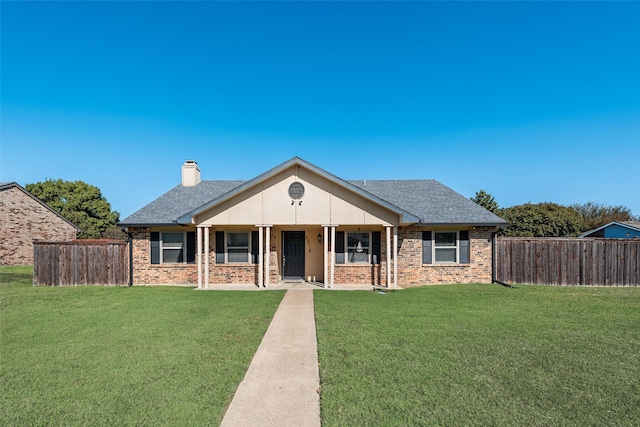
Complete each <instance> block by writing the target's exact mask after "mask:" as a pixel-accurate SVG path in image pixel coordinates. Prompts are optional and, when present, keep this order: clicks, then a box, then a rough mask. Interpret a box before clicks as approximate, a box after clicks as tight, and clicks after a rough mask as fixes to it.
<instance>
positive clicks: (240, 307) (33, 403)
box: [0, 267, 283, 426]
mask: <svg viewBox="0 0 640 427" xmlns="http://www.w3.org/2000/svg"><path fill="white" fill-rule="evenodd" d="M31 283H32V270H31V269H30V268H28V267H27V268H25V267H4V268H0V310H1V311H0V316H1V317H0V320H1V328H0V331H1V336H0V347H1V348H0V352H1V353H0V356H1V361H2V363H1V365H0V380H1V386H0V389H1V391H0V393H1V395H0V425H3V426H8V425H67V426H86V425H110V426H118V425H136V426H144V425H149V426H159V425H165V426H177V425H181V426H182V425H194V426H203V425H218V424H219V423H220V420H221V419H222V416H223V415H224V411H225V410H226V407H227V406H228V404H229V403H230V401H231V398H232V397H233V393H234V392H235V390H236V388H237V386H238V384H239V383H240V381H241V380H242V378H243V376H244V374H245V371H246V369H247V367H248V365H249V363H250V361H251V358H252V357H253V354H254V353H255V350H256V349H257V347H258V345H259V344H260V341H261V339H262V336H263V335H264V332H265V331H266V329H267V327H268V325H269V323H270V321H271V318H272V317H273V314H274V313H275V310H276V308H277V306H278V304H279V302H280V300H281V299H282V296H283V293H282V292H198V291H194V290H192V289H189V288H176V287H154V288H149V287H135V286H134V287H131V288H128V287H68V288H49V287H34V286H32V285H31Z"/></svg>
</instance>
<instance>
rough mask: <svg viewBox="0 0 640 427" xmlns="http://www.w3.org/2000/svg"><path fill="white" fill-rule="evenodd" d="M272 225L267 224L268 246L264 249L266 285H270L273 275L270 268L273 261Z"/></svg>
mask: <svg viewBox="0 0 640 427" xmlns="http://www.w3.org/2000/svg"><path fill="white" fill-rule="evenodd" d="M271 227H272V226H270V225H267V226H265V230H264V231H265V240H266V244H267V247H266V248H265V251H264V259H265V262H264V287H265V288H268V287H269V281H270V279H269V278H270V276H271V269H270V268H269V264H270V262H271Z"/></svg>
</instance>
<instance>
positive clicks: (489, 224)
mask: <svg viewBox="0 0 640 427" xmlns="http://www.w3.org/2000/svg"><path fill="white" fill-rule="evenodd" d="M507 224H508V222H506V221H505V222H467V221H463V222H419V223H417V224H415V226H417V227H454V226H455V227H501V226H505V225H507Z"/></svg>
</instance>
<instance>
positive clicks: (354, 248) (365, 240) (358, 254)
mask: <svg viewBox="0 0 640 427" xmlns="http://www.w3.org/2000/svg"><path fill="white" fill-rule="evenodd" d="M346 235H347V262H348V263H349V264H369V263H370V262H371V259H370V258H369V255H370V254H371V237H370V234H369V233H368V232H366V233H361V232H357V233H354V232H351V233H350V232H347V233H346Z"/></svg>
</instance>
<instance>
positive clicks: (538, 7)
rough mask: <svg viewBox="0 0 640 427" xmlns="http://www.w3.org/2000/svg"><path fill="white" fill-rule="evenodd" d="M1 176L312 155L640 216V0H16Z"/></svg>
mask: <svg viewBox="0 0 640 427" xmlns="http://www.w3.org/2000/svg"><path fill="white" fill-rule="evenodd" d="M0 16H1V39H0V43H1V50H0V52H1V64H0V66H1V70H0V71H1V75H0V76H1V83H0V85H1V87H0V89H1V93H0V101H1V105H0V107H1V110H0V114H1V115H0V120H1V122H0V126H1V127H0V137H1V146H0V150H1V151H0V156H1V159H0V181H5V182H7V181H16V182H18V183H19V184H21V185H26V184H27V183H33V182H38V181H43V180H45V179H47V178H51V179H57V178H62V179H65V180H82V181H85V182H87V183H89V184H92V185H95V186H97V187H99V188H100V189H101V190H102V192H103V194H104V195H105V197H106V198H107V200H109V202H110V203H111V205H112V207H113V209H115V210H117V211H118V212H120V214H121V219H124V218H125V217H126V216H128V215H130V214H131V213H133V212H135V211H136V210H138V209H139V208H141V207H142V206H144V205H145V204H147V203H148V202H150V201H152V200H153V199H155V198H156V197H158V196H160V195H161V194H163V193H164V192H166V191H168V190H169V189H171V188H172V187H174V186H175V185H177V184H179V182H180V167H181V165H182V163H183V162H184V160H186V159H194V160H196V161H197V162H198V164H199V166H200V169H201V171H202V177H203V179H251V178H253V177H254V176H256V175H258V174H260V173H262V172H264V171H266V170H268V169H270V168H272V167H274V166H276V165H278V164H280V163H282V162H284V161H286V160H288V159H290V158H291V157H293V156H299V157H302V158H303V159H305V160H307V161H309V162H311V163H314V164H316V165H317V166H319V167H321V168H323V169H325V170H327V171H329V172H331V173H333V174H335V175H337V176H339V177H341V178H344V179H422V178H426V179H430V178H433V179H437V180H438V181H440V182H442V183H444V184H445V185H448V186H449V187H451V188H453V189H454V190H456V191H458V192H460V193H461V194H463V195H464V196H467V197H471V196H473V195H474V194H475V192H476V191H478V190H480V189H484V190H486V191H487V192H489V193H491V194H492V195H493V196H494V197H495V198H496V200H497V201H498V203H499V204H500V205H501V206H503V207H507V206H513V205H517V204H521V203H526V202H534V203H537V202H543V201H551V202H556V203H560V204H572V203H584V202H587V201H594V202H596V203H604V204H607V205H625V206H627V207H629V208H631V210H632V211H633V213H634V214H635V215H640V165H639V163H640V26H639V25H637V23H638V21H640V2H401V3H398V2H257V3H254V2H7V1H3V2H2V3H1V4H0Z"/></svg>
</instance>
